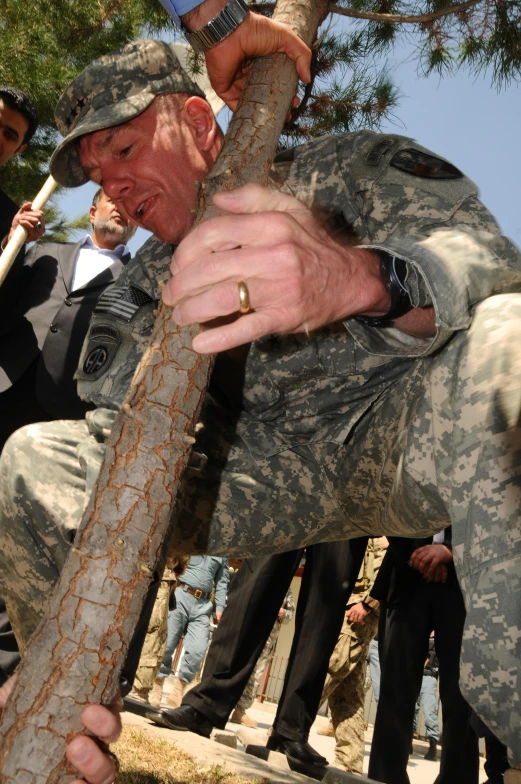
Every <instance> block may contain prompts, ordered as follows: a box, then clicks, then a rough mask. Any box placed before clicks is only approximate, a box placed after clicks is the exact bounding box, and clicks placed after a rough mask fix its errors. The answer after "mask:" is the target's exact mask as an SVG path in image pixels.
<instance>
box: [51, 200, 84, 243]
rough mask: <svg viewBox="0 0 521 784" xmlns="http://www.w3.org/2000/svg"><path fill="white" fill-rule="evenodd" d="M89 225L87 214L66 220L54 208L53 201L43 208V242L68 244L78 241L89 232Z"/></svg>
mask: <svg viewBox="0 0 521 784" xmlns="http://www.w3.org/2000/svg"><path fill="white" fill-rule="evenodd" d="M90 228H91V223H90V219H89V215H88V213H84V214H83V215H78V216H77V217H76V218H73V219H72V220H68V219H67V218H66V217H65V215H64V214H63V212H62V211H61V210H60V209H59V208H58V207H57V206H56V204H55V203H54V199H51V200H50V201H49V202H47V204H46V206H45V238H44V239H45V241H46V242H47V241H48V242H68V241H71V240H75V239H80V237H81V236H82V235H85V234H86V232H87V231H90Z"/></svg>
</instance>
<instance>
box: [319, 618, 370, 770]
mask: <svg viewBox="0 0 521 784" xmlns="http://www.w3.org/2000/svg"><path fill="white" fill-rule="evenodd" d="M377 627H378V617H377V615H376V614H375V613H371V614H370V615H369V616H368V617H367V618H366V620H365V623H364V624H353V623H351V622H350V621H348V620H347V619H346V620H345V621H344V624H343V626H342V631H341V633H340V636H339V638H338V641H337V644H336V645H335V649H334V651H333V653H332V655H331V659H330V661H329V670H328V676H327V678H326V682H325V684H324V690H323V692H322V698H326V697H327V699H328V701H329V707H330V709H331V721H332V724H333V729H334V731H335V738H336V748H335V756H336V759H337V760H338V761H339V762H340V764H342V765H344V767H345V768H347V769H348V770H351V771H353V772H355V773H362V767H363V760H364V702H365V673H366V659H367V652H368V648H369V643H370V641H371V640H372V638H373V637H374V635H375V634H376V630H377Z"/></svg>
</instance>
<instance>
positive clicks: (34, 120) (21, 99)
mask: <svg viewBox="0 0 521 784" xmlns="http://www.w3.org/2000/svg"><path fill="white" fill-rule="evenodd" d="M0 99H2V101H3V102H4V103H6V104H7V105H8V106H9V107H10V108H11V109H14V110H15V111H16V112H20V114H21V115H23V116H24V117H25V119H26V120H27V122H28V123H29V127H28V129H27V131H26V132H25V136H24V138H23V141H22V144H28V143H29V142H30V141H31V139H32V138H33V136H34V134H35V133H36V129H37V128H38V112H37V111H36V106H35V105H34V103H33V102H32V101H31V99H30V98H29V96H28V95H26V94H25V93H24V92H22V90H18V88H16V87H8V86H7V85H0Z"/></svg>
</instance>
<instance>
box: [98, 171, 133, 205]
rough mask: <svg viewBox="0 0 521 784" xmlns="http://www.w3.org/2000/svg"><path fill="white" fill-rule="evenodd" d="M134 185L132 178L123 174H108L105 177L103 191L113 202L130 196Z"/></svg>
mask: <svg viewBox="0 0 521 784" xmlns="http://www.w3.org/2000/svg"><path fill="white" fill-rule="evenodd" d="M133 185H134V183H133V181H132V178H131V177H129V176H128V175H127V174H125V173H124V172H122V173H121V174H117V173H114V174H110V173H109V174H107V173H104V177H103V190H104V191H105V193H106V194H107V196H108V197H109V199H110V200H111V201H112V202H116V201H117V200H118V199H122V198H123V197H124V196H128V194H129V193H130V191H131V190H132V187H133Z"/></svg>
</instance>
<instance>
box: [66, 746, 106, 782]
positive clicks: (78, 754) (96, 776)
mask: <svg viewBox="0 0 521 784" xmlns="http://www.w3.org/2000/svg"><path fill="white" fill-rule="evenodd" d="M65 755H66V757H67V759H68V760H69V762H71V763H72V764H73V765H74V767H75V768H77V770H78V771H79V772H80V773H81V774H82V775H83V776H84V778H85V780H86V781H88V782H89V784H112V782H113V781H114V779H115V777H116V773H117V769H116V763H115V762H114V760H113V759H111V758H110V757H107V755H106V754H104V753H103V751H102V750H101V749H100V748H99V746H97V745H96V743H95V741H94V740H93V739H92V738H86V737H84V736H81V735H80V736H78V737H77V738H74V740H72V741H71V742H70V743H69V745H68V746H67V751H66V752H65ZM76 781H78V779H76ZM78 784H81V782H79V781H78ZM83 784H85V782H83Z"/></svg>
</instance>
